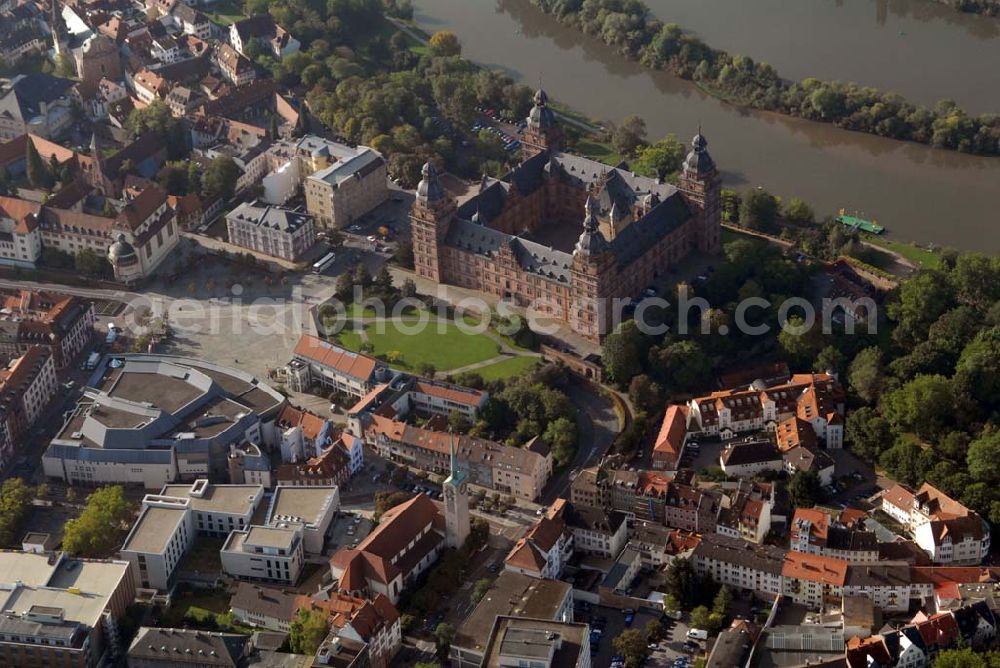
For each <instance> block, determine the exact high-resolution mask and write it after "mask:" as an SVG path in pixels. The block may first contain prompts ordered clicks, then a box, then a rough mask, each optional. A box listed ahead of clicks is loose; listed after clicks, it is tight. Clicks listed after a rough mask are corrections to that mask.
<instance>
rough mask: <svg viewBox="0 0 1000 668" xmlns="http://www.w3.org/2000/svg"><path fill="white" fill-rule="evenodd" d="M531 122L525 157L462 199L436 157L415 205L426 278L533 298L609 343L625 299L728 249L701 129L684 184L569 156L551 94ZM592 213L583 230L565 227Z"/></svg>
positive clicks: (525, 300)
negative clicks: (697, 257)
mask: <svg viewBox="0 0 1000 668" xmlns="http://www.w3.org/2000/svg"><path fill="white" fill-rule="evenodd" d="M527 122H528V126H527V128H526V129H525V131H524V136H523V138H522V143H523V145H524V149H523V161H522V162H521V164H520V165H518V166H517V167H515V168H514V169H513V170H512V171H511V172H510V173H509V174H507V175H506V176H505V177H504V178H503V179H502V180H497V179H490V178H488V177H485V176H484V177H483V181H482V183H481V184H480V186H479V192H478V194H476V195H475V196H473V197H472V198H470V199H469V200H468V201H466V202H465V203H463V204H462V205H461V206H457V204H456V202H455V200H454V199H452V198H451V197H450V196H449V195H448V193H447V192H445V190H444V188H443V187H442V186H441V184H440V182H439V181H438V177H437V172H436V171H435V169H434V166H433V165H432V164H431V163H427V164H426V165H424V169H423V179H422V180H421V181H420V184H419V185H418V186H417V197H416V201H415V202H414V205H413V209H412V211H411V212H410V220H411V223H412V230H413V252H414V258H415V265H416V271H417V273H418V274H419V275H420V276H423V277H426V278H429V279H432V280H434V281H436V282H438V283H447V284H451V285H457V286H461V287H466V288H473V289H476V290H481V291H483V292H487V293H489V294H493V295H497V296H499V297H501V298H503V299H507V300H511V301H513V302H514V303H516V304H518V305H521V306H528V305H529V304H531V305H533V306H534V307H535V308H536V309H538V310H540V311H542V312H546V313H549V314H551V315H552V316H553V317H556V318H559V319H561V320H563V321H565V322H567V323H569V325H570V326H571V327H572V328H573V329H574V330H575V331H577V332H579V333H580V334H582V335H584V336H586V337H587V338H589V339H592V340H599V339H600V338H601V337H602V336H604V335H605V334H607V333H608V332H609V331H610V330H611V329H612V328H613V327H614V324H615V323H614V320H613V315H614V308H613V300H614V299H615V298H620V299H627V298H629V297H635V296H637V295H639V294H640V293H641V292H642V291H643V289H644V288H645V287H647V286H649V285H650V284H652V283H654V282H657V281H658V279H659V278H661V277H662V275H663V273H664V272H666V271H668V270H670V269H671V268H672V267H675V266H676V265H677V264H678V263H680V262H681V261H682V260H684V258H686V257H687V256H688V255H690V254H691V253H692V252H695V251H700V252H703V253H716V252H718V250H719V233H720V229H721V228H720V224H721V208H720V184H719V174H718V171H717V170H716V168H715V163H714V162H713V161H712V158H711V156H709V154H708V150H707V147H708V142H707V141H706V140H705V138H704V137H703V136H702V135H701V133H699V134H698V135H696V136H695V138H694V139H693V140H692V142H691V152H690V153H689V154H688V156H687V158H686V160H685V161H684V168H683V170H682V173H681V177H680V183H679V187H678V188H675V187H673V186H671V185H668V184H665V183H663V182H661V181H658V180H656V179H650V178H646V177H642V176H636V175H635V174H633V173H631V172H629V171H627V169H626V168H625V165H624V164H622V165H621V166H618V167H611V166H608V165H604V164H602V163H599V162H596V161H594V160H589V159H587V158H582V157H580V156H576V155H570V154H568V153H563V152H561V150H560V149H561V148H562V145H563V133H562V129H561V128H560V127H559V123H558V121H557V120H556V117H555V114H554V113H553V112H552V110H551V109H549V108H548V106H547V97H546V95H545V92H544V91H541V90H540V91H538V92H537V93H535V104H534V107H532V109H531V113H530V115H529V116H528V119H527ZM581 218H582V221H583V230H582V232H581V233H580V234H579V236H578V237H577V236H576V234H577V233H576V232H575V231H571V232H569V233H568V234H567V233H565V232H566V230H567V225H571V226H572V228H573V229H575V230H579V227H577V226H578V225H579V224H580V223H579V221H580V220H581ZM560 232H563V233H560ZM574 238H576V239H577V241H576V244H575V246H570V244H572V240H573V239H574Z"/></svg>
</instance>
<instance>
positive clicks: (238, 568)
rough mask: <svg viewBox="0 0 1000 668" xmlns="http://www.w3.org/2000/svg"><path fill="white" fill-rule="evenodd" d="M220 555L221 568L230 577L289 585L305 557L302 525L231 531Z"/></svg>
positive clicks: (280, 524)
mask: <svg viewBox="0 0 1000 668" xmlns="http://www.w3.org/2000/svg"><path fill="white" fill-rule="evenodd" d="M220 555H221V557H222V570H223V571H224V572H225V573H226V574H227V575H230V576H232V577H234V578H238V579H240V580H247V581H251V582H277V583H282V584H289V585H293V584H295V583H296V581H297V580H298V579H299V573H301V572H302V564H303V561H304V560H305V554H304V550H303V544H302V526H301V525H299V524H291V523H288V525H285V523H279V524H277V525H273V526H259V525H253V526H250V527H249V528H247V529H241V530H237V531H233V532H232V533H231V534H229V538H228V539H227V540H226V543H225V545H223V547H222V551H221V552H220Z"/></svg>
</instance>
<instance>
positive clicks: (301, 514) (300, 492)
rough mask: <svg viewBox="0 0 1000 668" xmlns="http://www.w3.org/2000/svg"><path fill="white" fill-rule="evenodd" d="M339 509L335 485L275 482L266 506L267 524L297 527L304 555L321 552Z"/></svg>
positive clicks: (338, 493)
mask: <svg viewBox="0 0 1000 668" xmlns="http://www.w3.org/2000/svg"><path fill="white" fill-rule="evenodd" d="M339 509H340V490H339V489H338V488H337V487H333V486H330V487H303V486H285V485H280V484H279V485H278V486H277V487H276V488H275V490H274V495H273V496H272V497H271V505H270V506H269V507H268V509H267V525H268V526H272V527H300V528H301V530H302V546H303V549H304V550H305V553H306V555H307V556H316V555H322V554H324V551H323V545H324V543H325V541H326V533H327V531H329V530H330V524H332V523H333V518H334V516H335V515H336V514H337V510H339Z"/></svg>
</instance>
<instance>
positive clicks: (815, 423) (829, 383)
mask: <svg viewBox="0 0 1000 668" xmlns="http://www.w3.org/2000/svg"><path fill="white" fill-rule="evenodd" d="M687 409H688V410H687V418H688V419H687V433H688V435H689V436H699V435H702V434H706V435H718V436H720V437H721V438H724V439H728V438H732V437H734V436H736V435H737V434H742V433H746V432H750V431H760V430H762V429H776V428H777V433H776V436H777V439H778V442H779V446H780V445H787V442H786V439H787V438H788V436H787V433H786V432H785V431H784V430H783V429H784V426H782V427H780V428H779V425H785V424H786V423H785V421H786V420H788V419H789V418H792V417H798V418H799V419H800V420H802V421H803V423H808V424H809V426H810V427H811V428H812V431H813V433H814V436H815V438H818V439H820V440H821V441H824V442H825V443H826V447H827V448H830V449H837V448H840V447H843V442H844V435H843V434H844V424H843V415H844V390H843V388H842V387H840V384H839V383H838V382H837V379H836V378H835V377H834V376H832V375H830V374H828V373H801V374H795V375H793V376H792V377H791V379H790V380H788V381H786V382H781V383H778V384H776V385H770V386H769V385H766V384H765V383H764V382H762V381H755V382H754V383H753V385H751V386H750V387H749V388H737V389H730V390H722V391H719V392H713V393H712V394H709V395H707V396H704V397H699V398H697V399H692V400H691V401H689V402H688V404H687ZM795 424H796V425H798V424H799V423H795ZM799 438H801V437H799Z"/></svg>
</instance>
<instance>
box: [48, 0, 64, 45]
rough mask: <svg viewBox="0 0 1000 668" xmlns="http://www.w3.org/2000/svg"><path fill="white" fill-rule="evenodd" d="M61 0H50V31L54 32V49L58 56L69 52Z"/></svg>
mask: <svg viewBox="0 0 1000 668" xmlns="http://www.w3.org/2000/svg"><path fill="white" fill-rule="evenodd" d="M61 10H62V7H60V5H59V0H49V31H50V32H51V33H52V49H53V51H55V54H56V56H61V55H64V54H67V51H68V50H67V45H66V38H65V30H64V26H63V20H62V13H61Z"/></svg>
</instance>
